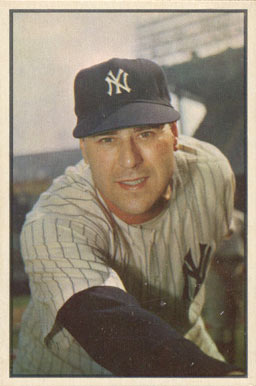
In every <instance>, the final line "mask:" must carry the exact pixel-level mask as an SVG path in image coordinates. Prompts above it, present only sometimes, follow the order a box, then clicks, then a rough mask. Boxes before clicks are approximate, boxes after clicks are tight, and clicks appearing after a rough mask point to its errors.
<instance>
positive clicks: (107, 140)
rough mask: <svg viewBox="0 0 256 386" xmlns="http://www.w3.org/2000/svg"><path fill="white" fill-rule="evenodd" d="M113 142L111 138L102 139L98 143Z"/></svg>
mask: <svg viewBox="0 0 256 386" xmlns="http://www.w3.org/2000/svg"><path fill="white" fill-rule="evenodd" d="M113 141H114V138H112V137H103V138H100V139H99V141H98V142H99V143H111V142H113Z"/></svg>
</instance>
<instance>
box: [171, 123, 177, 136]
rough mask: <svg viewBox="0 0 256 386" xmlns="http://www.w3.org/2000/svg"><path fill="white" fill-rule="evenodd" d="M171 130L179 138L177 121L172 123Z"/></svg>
mask: <svg viewBox="0 0 256 386" xmlns="http://www.w3.org/2000/svg"><path fill="white" fill-rule="evenodd" d="M171 131H172V133H173V135H174V137H176V138H177V137H178V127H177V124H176V122H172V123H171Z"/></svg>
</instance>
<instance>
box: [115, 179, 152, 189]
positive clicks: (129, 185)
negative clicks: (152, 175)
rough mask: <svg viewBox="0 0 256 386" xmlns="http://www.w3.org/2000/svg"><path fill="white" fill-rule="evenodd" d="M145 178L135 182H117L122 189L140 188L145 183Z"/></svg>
mask: <svg viewBox="0 0 256 386" xmlns="http://www.w3.org/2000/svg"><path fill="white" fill-rule="evenodd" d="M146 180H147V177H142V178H137V179H135V180H126V181H118V184H119V185H120V186H122V187H124V188H127V189H129V188H131V189H132V188H141V187H143V186H144V184H145V183H146Z"/></svg>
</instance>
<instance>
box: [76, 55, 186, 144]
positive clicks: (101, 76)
mask: <svg viewBox="0 0 256 386" xmlns="http://www.w3.org/2000/svg"><path fill="white" fill-rule="evenodd" d="M74 91H75V113H76V116H77V125H76V127H75V128H74V131H73V135H74V137H76V138H83V137H87V136H90V135H96V134H99V133H104V132H105V131H110V130H115V129H122V128H128V127H133V126H142V125H153V124H163V123H168V122H174V121H176V120H177V119H179V118H180V114H179V113H178V112H177V111H176V110H175V109H174V108H173V106H172V105H171V100H170V94H169V91H168V87H167V81H166V77H165V74H164V72H163V70H162V69H161V67H160V66H159V65H157V64H156V63H154V62H152V61H150V60H147V59H119V58H113V59H110V60H108V61H106V62H103V63H100V64H97V65H95V66H92V67H89V68H86V69H84V70H81V71H80V72H79V73H78V74H77V76H76V78H75V84H74Z"/></svg>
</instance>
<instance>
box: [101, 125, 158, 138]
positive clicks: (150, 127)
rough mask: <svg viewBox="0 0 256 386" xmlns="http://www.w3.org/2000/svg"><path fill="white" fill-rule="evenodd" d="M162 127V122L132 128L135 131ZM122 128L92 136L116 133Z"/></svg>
mask: <svg viewBox="0 0 256 386" xmlns="http://www.w3.org/2000/svg"><path fill="white" fill-rule="evenodd" d="M163 127H164V124H155V125H143V126H138V127H133V129H134V132H136V133H137V132H140V131H144V130H149V129H163ZM130 128H132V127H130ZM127 129H129V127H127ZM122 130H123V129H117V130H109V131H105V132H102V133H99V134H97V135H94V136H93V137H105V136H108V135H117V134H118V133H119V132H120V131H122Z"/></svg>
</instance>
